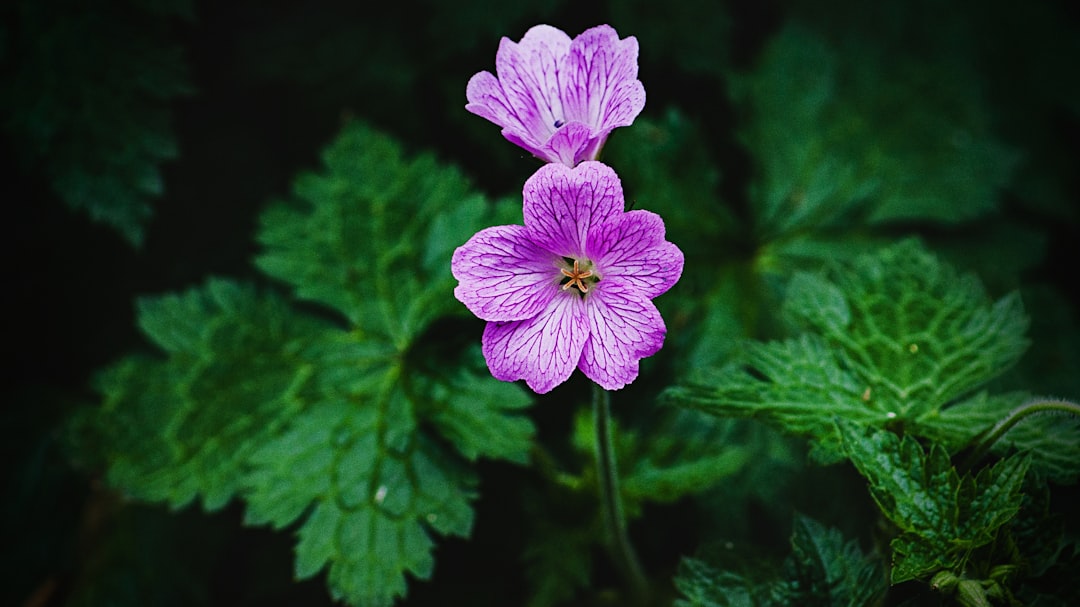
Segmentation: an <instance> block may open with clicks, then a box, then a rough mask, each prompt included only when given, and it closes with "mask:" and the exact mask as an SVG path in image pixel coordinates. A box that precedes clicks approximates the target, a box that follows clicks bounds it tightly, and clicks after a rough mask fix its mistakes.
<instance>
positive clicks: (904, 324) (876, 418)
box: [666, 241, 1027, 461]
mask: <svg viewBox="0 0 1080 607" xmlns="http://www.w3.org/2000/svg"><path fill="white" fill-rule="evenodd" d="M783 310H784V313H785V316H787V317H788V318H789V319H790V320H791V322H792V324H793V325H795V326H796V327H797V328H799V329H801V330H803V331H807V333H805V334H803V335H802V336H800V337H799V338H797V339H791V340H788V341H784V342H773V343H769V344H759V343H753V342H751V343H747V344H746V345H745V346H744V348H743V351H742V352H741V354H739V355H736V357H735V360H734V361H733V363H732V364H729V365H727V366H726V367H724V368H722V369H720V370H719V371H714V372H712V374H711V375H709V374H708V373H704V372H702V373H700V374H699V375H698V376H697V377H695V378H693V380H691V381H688V382H686V383H685V384H684V385H682V386H679V387H676V388H674V389H670V390H669V391H668V392H667V394H666V395H667V397H669V398H672V399H674V400H676V401H677V402H680V403H683V404H685V405H688V406H693V407H696V408H700V409H702V410H705V411H708V412H711V413H713V414H715V415H735V416H741V417H757V418H761V419H765V420H769V421H771V422H773V423H776V424H778V425H780V426H781V427H783V428H784V429H785V430H787V431H788V432H791V433H794V434H797V435H802V436H808V437H810V438H812V439H813V440H814V446H815V448H816V451H815V455H816V456H818V457H819V459H822V460H824V461H835V460H836V459H838V458H839V457H840V456H841V452H840V450H839V448H838V446H839V444H838V442H837V438H836V435H835V433H834V429H833V424H832V418H833V417H834V416H839V417H840V418H843V419H847V420H854V421H859V422H862V423H867V424H871V425H874V426H877V427H886V426H890V425H896V424H903V425H904V426H905V427H906V428H908V431H909V432H912V433H914V434H916V435H923V434H920V433H925V434H928V435H935V436H938V435H940V434H941V429H942V428H941V420H942V418H943V417H950V421H953V422H956V423H963V421H964V420H963V418H960V417H955V418H951V416H947V414H946V413H945V412H946V411H947V410H948V407H949V406H950V405H953V404H954V403H956V402H957V401H958V400H959V399H961V398H963V397H964V396H966V395H968V394H970V393H971V392H972V391H973V390H974V389H976V388H978V387H979V386H980V385H982V384H984V383H986V382H987V381H989V380H990V379H992V378H993V377H995V376H996V375H998V374H1000V373H1001V372H1003V371H1004V370H1005V369H1007V368H1008V367H1009V366H1011V365H1012V364H1014V363H1015V362H1016V360H1017V359H1018V358H1019V357H1020V355H1021V354H1022V353H1023V351H1024V349H1025V347H1026V346H1027V340H1026V339H1025V338H1024V332H1025V330H1026V329H1027V318H1026V316H1024V314H1023V311H1022V309H1021V307H1020V302H1019V298H1018V297H1016V296H1015V295H1010V296H1007V297H1005V298H1002V299H1001V300H999V301H997V302H992V301H991V300H990V299H989V297H987V295H986V294H985V292H984V291H983V290H982V288H981V286H980V285H979V284H978V282H977V281H976V280H975V279H974V278H973V277H970V276H965V277H959V276H957V274H956V273H955V271H953V270H952V268H950V267H948V266H946V265H944V264H942V263H941V262H940V261H938V260H937V259H936V258H935V257H934V256H932V255H930V254H929V253H927V252H926V251H924V250H923V249H922V247H921V246H920V245H919V244H918V243H917V242H916V241H904V242H901V243H899V244H897V245H894V246H891V247H888V248H885V249H881V250H879V251H877V252H876V253H874V254H869V255H864V256H861V257H858V258H856V259H855V260H853V261H852V262H850V263H847V264H843V265H835V266H832V267H831V268H829V269H827V270H826V271H824V272H822V273H818V274H811V273H797V274H796V275H795V276H794V277H793V278H792V280H791V281H790V283H789V285H788V288H787V299H786V301H785V303H784V306H783ZM935 424H937V425H938V426H937V427H935ZM987 427H988V426H987V425H986V424H985V423H983V422H982V421H981V419H980V418H974V417H973V418H970V419H968V420H967V427H966V430H965V431H964V432H962V433H958V432H957V431H956V430H957V429H954V431H953V437H952V439H951V440H949V441H946V444H947V445H948V446H950V447H951V448H954V449H960V448H962V447H963V446H964V445H965V444H966V443H965V442H964V439H965V438H970V437H973V436H975V435H976V434H978V433H979V432H982V431H983V430H985V429H986V428H987Z"/></svg>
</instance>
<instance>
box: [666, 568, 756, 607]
mask: <svg viewBox="0 0 1080 607" xmlns="http://www.w3.org/2000/svg"><path fill="white" fill-rule="evenodd" d="M675 588H676V590H678V591H679V593H680V594H681V595H682V598H680V599H676V601H675V607H764V606H765V605H768V603H767V602H764V601H763V600H761V599H760V597H759V596H757V595H756V594H755V593H754V592H753V590H754V588H753V584H752V583H750V582H749V581H747V580H746V579H744V578H743V577H742V576H740V575H738V574H734V573H731V572H728V571H721V570H719V569H716V568H714V567H712V566H711V565H709V564H708V563H706V562H705V561H703V560H700V559H691V558H685V559H683V560H682V562H681V563H680V564H679V574H678V576H676V578H675Z"/></svg>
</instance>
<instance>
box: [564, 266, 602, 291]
mask: <svg viewBox="0 0 1080 607" xmlns="http://www.w3.org/2000/svg"><path fill="white" fill-rule="evenodd" d="M563 259H564V260H565V261H566V263H567V265H569V263H570V261H571V260H570V259H568V258H565V257H564V258H563ZM573 262H574V267H573V269H570V268H568V267H564V268H559V271H561V272H562V273H563V276H565V277H566V279H564V280H563V282H562V290H563V291H566V290H567V289H569V288H570V287H577V288H578V290H579V291H581V293H582V294H585V293H588V292H589V285H591V284H592V283H594V282H596V281H597V280H599V278H598V277H597V276H596V273H595V272H593V269H592V263H591V262H588V261H586V262H585V264H584V267H583V266H582V263H581V261H580V260H577V259H574V260H573ZM589 278H591V279H592V280H586V279H589Z"/></svg>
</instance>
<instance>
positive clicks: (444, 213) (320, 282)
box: [255, 123, 486, 349]
mask: <svg viewBox="0 0 1080 607" xmlns="http://www.w3.org/2000/svg"><path fill="white" fill-rule="evenodd" d="M323 162H324V164H325V165H326V168H325V171H324V172H323V173H322V174H312V173H308V174H304V175H301V176H300V177H299V178H297V180H296V182H295V185H294V188H293V190H294V196H295V202H293V203H291V204H287V205H286V204H281V205H277V206H275V207H273V208H271V209H270V210H268V211H267V212H266V213H264V214H263V216H262V218H261V222H260V223H261V227H260V230H259V235H258V240H259V242H260V243H262V244H263V245H264V247H265V251H264V252H263V253H262V254H261V255H259V256H258V257H257V258H256V261H255V263H256V265H257V266H258V267H259V268H260V269H261V270H263V271H264V272H266V273H267V274H269V275H271V276H273V277H275V278H278V279H280V280H283V281H285V282H286V283H288V284H290V285H291V286H292V287H293V289H294V290H295V293H296V296H297V297H299V298H301V299H307V300H311V301H315V302H318V303H320V304H323V305H325V306H328V307H330V308H332V309H334V310H336V311H337V312H339V313H341V314H342V315H343V316H344V317H345V318H346V319H347V320H348V321H349V323H350V325H352V326H355V327H357V328H358V329H360V330H362V331H364V332H365V333H366V334H368V335H371V336H372V337H376V338H380V339H388V340H389V341H390V342H392V343H393V344H395V346H396V347H398V348H401V349H404V348H405V347H407V346H408V344H409V343H411V341H412V340H413V339H415V338H416V337H417V336H418V335H419V334H420V333H421V332H422V331H423V330H424V328H425V327H426V326H427V325H428V323H430V322H431V320H433V319H435V318H437V317H439V316H441V315H444V314H448V313H455V312H463V311H464V308H463V307H462V306H461V305H460V304H459V303H458V302H457V301H456V300H455V299H454V297H453V287H454V284H455V282H454V279H453V276H451V274H450V270H449V268H450V265H449V258H450V254H451V253H452V252H453V248H454V247H455V246H458V245H460V244H463V243H464V242H465V240H467V239H468V237H469V236H471V235H472V234H473V233H474V232H476V231H477V230H478V229H479V228H481V227H485V226H484V224H483V223H481V221H480V220H481V218H482V217H483V216H484V215H485V209H486V203H485V202H484V200H483V198H482V197H480V196H479V195H477V194H473V193H472V192H470V191H469V188H468V183H467V182H466V181H465V179H464V177H462V176H461V174H460V173H459V172H458V171H456V170H455V169H453V168H449V167H445V166H441V165H439V164H437V163H436V161H435V159H434V158H433V157H432V156H420V157H418V158H415V159H410V160H406V159H405V158H404V156H403V152H402V150H401V148H400V147H399V146H398V144H397V143H396V142H395V141H394V140H392V139H390V138H389V137H386V136H385V135H382V134H381V133H377V132H375V131H373V130H371V129H370V128H368V127H366V126H364V125H363V124H360V123H351V124H349V125H347V126H346V127H345V129H344V130H343V131H342V133H341V134H340V135H339V137H338V138H337V139H336V140H335V141H334V143H333V144H331V145H330V146H329V147H328V148H327V149H326V151H325V152H324V153H323ZM455 243H456V244H455Z"/></svg>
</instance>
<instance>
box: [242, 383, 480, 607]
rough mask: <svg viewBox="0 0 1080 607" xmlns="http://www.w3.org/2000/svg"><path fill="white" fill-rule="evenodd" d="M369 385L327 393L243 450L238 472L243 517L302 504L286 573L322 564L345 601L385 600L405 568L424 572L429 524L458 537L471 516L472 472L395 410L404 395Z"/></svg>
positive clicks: (263, 517)
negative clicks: (250, 450) (292, 563)
mask: <svg viewBox="0 0 1080 607" xmlns="http://www.w3.org/2000/svg"><path fill="white" fill-rule="evenodd" d="M390 375H392V372H391V373H390ZM376 389H378V390H380V392H379V393H374V394H369V393H364V392H358V393H352V394H348V393H346V394H339V395H336V398H335V397H334V396H333V395H330V394H328V395H327V399H326V400H325V401H323V402H321V403H320V404H318V405H316V406H314V408H313V409H312V410H311V411H310V413H309V414H307V415H303V416H300V417H298V418H296V419H295V421H294V422H293V423H292V424H291V425H290V427H289V429H288V430H287V431H286V432H285V433H283V434H282V435H281V436H280V437H278V438H276V439H274V440H271V441H269V442H267V443H266V444H265V445H264V446H263V447H262V448H261V449H259V450H258V451H257V452H256V453H254V454H253V456H252V458H251V462H252V465H253V466H254V468H255V469H254V471H253V472H252V473H251V474H250V475H249V477H248V483H249V485H250V492H249V494H248V496H247V501H248V510H247V521H248V522H249V523H256V524H258V523H270V524H272V525H274V526H275V527H282V526H285V525H288V524H291V523H292V522H293V521H294V520H296V519H297V518H299V517H302V515H303V513H304V512H305V511H309V510H310V514H309V515H308V516H306V517H304V518H303V523H302V525H301V526H300V528H299V531H298V535H299V542H298V544H297V548H296V575H297V577H299V578H307V577H311V576H313V575H315V574H316V573H318V572H319V571H321V570H322V569H323V568H325V567H327V566H328V565H329V571H328V582H329V584H330V588H331V592H332V593H333V594H334V596H335V597H337V598H340V599H343V600H345V601H346V602H348V603H349V604H352V605H365V606H366V605H372V606H375V605H380V606H382V605H391V604H393V602H394V600H395V599H396V598H398V597H401V596H404V594H405V592H406V585H405V575H404V574H405V573H406V572H408V573H411V574H412V575H413V576H415V577H418V578H421V579H426V578H427V577H429V576H430V575H431V571H432V568H433V566H434V560H433V556H432V554H431V553H432V549H433V548H434V544H433V541H432V539H431V533H433V532H434V533H438V534H440V535H456V536H460V537H464V536H467V535H468V534H469V532H470V530H471V526H472V516H473V515H472V509H471V506H470V502H471V500H472V499H473V497H474V491H473V487H474V486H475V483H476V481H475V478H474V477H473V475H472V473H471V472H470V471H468V470H467V469H465V468H463V467H462V466H461V465H460V464H457V463H455V460H454V459H453V458H449V457H447V454H446V453H444V452H443V451H442V450H441V449H439V448H438V447H436V446H435V445H434V444H433V443H432V442H431V441H430V440H427V439H426V438H425V437H424V436H423V435H422V434H418V433H416V432H415V431H414V429H413V428H412V426H413V425H414V424H415V420H413V419H412V418H411V416H410V414H409V412H408V411H407V410H406V411H401V410H396V411H395V409H401V408H405V409H408V408H409V407H410V404H409V401H408V398H407V397H406V396H405V395H404V394H401V393H400V388H399V387H398V386H397V385H396V384H395V383H394V382H393V381H387V382H384V383H383V384H382V385H381V387H376ZM400 436H408V438H407V439H406V441H405V442H404V443H401V442H400V439H399V437H400Z"/></svg>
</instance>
